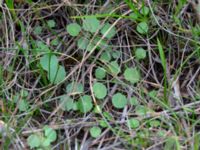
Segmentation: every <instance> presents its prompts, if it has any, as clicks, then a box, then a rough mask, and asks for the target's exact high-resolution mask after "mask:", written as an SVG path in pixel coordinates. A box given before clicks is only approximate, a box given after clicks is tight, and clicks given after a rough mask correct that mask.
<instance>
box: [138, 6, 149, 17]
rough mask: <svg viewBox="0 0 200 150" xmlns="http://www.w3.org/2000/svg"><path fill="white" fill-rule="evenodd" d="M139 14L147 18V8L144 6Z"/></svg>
mask: <svg viewBox="0 0 200 150" xmlns="http://www.w3.org/2000/svg"><path fill="white" fill-rule="evenodd" d="M140 13H141V14H142V15H144V16H147V15H148V14H149V8H148V7H146V6H143V7H142V8H141V10H140Z"/></svg>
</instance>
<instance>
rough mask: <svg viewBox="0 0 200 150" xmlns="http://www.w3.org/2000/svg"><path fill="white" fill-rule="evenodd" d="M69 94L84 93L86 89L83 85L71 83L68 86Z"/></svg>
mask: <svg viewBox="0 0 200 150" xmlns="http://www.w3.org/2000/svg"><path fill="white" fill-rule="evenodd" d="M66 92H67V93H83V92H84V87H83V84H81V83H77V82H71V83H70V84H68V85H67V86H66Z"/></svg>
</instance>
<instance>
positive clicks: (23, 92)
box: [20, 89, 28, 98]
mask: <svg viewBox="0 0 200 150" xmlns="http://www.w3.org/2000/svg"><path fill="white" fill-rule="evenodd" d="M20 94H21V97H23V98H26V97H27V96H28V91H27V90H24V89H23V90H21V91H20Z"/></svg>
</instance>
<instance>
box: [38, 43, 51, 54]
mask: <svg viewBox="0 0 200 150" xmlns="http://www.w3.org/2000/svg"><path fill="white" fill-rule="evenodd" d="M36 46H37V48H36V51H37V52H45V53H48V52H50V49H49V47H48V45H46V44H45V43H43V42H41V41H36Z"/></svg>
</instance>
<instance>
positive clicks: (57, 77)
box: [48, 65, 66, 84]
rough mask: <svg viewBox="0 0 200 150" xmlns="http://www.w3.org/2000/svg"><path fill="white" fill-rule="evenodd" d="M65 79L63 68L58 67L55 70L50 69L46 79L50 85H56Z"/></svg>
mask: <svg viewBox="0 0 200 150" xmlns="http://www.w3.org/2000/svg"><path fill="white" fill-rule="evenodd" d="M65 77H66V72H65V68H64V67H63V66H60V65H59V66H58V67H57V69H56V68H52V67H51V70H50V71H49V72H48V79H49V80H50V82H51V83H52V84H57V83H59V82H61V81H63V80H64V79H65Z"/></svg>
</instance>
